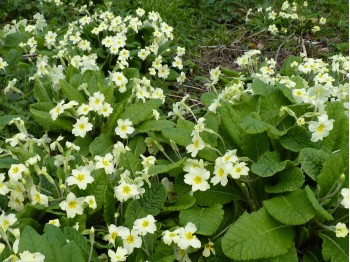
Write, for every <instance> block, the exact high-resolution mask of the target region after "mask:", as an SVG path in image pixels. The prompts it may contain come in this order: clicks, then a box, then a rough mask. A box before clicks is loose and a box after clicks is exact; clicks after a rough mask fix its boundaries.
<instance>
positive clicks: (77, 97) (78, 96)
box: [60, 79, 86, 104]
mask: <svg viewBox="0 0 350 262" xmlns="http://www.w3.org/2000/svg"><path fill="white" fill-rule="evenodd" d="M60 87H61V89H62V92H63V93H64V94H65V95H66V96H67V97H68V99H69V100H70V101H77V102H78V103H79V104H82V103H85V102H86V99H85V96H84V95H83V94H82V93H81V92H80V91H78V90H77V89H76V88H74V87H73V86H72V85H70V84H69V83H68V82H67V81H66V80H64V79H61V80H60Z"/></svg>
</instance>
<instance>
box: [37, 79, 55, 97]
mask: <svg viewBox="0 0 350 262" xmlns="http://www.w3.org/2000/svg"><path fill="white" fill-rule="evenodd" d="M33 95H34V97H35V99H36V100H37V101H38V102H51V97H52V94H51V92H50V90H48V88H45V87H44V85H43V83H42V82H41V81H40V80H39V79H36V80H35V84H34V90H33Z"/></svg>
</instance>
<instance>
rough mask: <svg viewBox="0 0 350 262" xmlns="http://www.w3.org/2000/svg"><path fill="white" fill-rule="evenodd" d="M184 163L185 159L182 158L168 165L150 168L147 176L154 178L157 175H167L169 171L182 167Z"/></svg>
mask: <svg viewBox="0 0 350 262" xmlns="http://www.w3.org/2000/svg"><path fill="white" fill-rule="evenodd" d="M185 161H186V158H185V157H184V158H182V159H181V160H179V161H177V162H174V163H171V164H168V165H154V166H151V167H150V168H149V169H148V174H149V175H150V176H155V175H158V174H164V173H168V172H169V171H170V170H173V169H175V168H178V167H180V166H182V164H183V163H184V162H185Z"/></svg>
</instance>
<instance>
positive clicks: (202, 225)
mask: <svg viewBox="0 0 350 262" xmlns="http://www.w3.org/2000/svg"><path fill="white" fill-rule="evenodd" d="M223 217H224V210H223V209H222V205H220V204H214V205H212V206H210V207H207V208H204V207H198V206H194V207H191V208H189V209H185V210H181V211H180V215H179V219H180V224H182V225H186V224H187V223H188V222H192V223H193V224H195V225H196V227H197V231H196V234H200V235H205V236H210V235H212V234H214V233H215V232H216V230H217V229H218V227H219V226H220V224H221V221H222V219H223Z"/></svg>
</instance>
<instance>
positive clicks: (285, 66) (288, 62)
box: [280, 56, 303, 76]
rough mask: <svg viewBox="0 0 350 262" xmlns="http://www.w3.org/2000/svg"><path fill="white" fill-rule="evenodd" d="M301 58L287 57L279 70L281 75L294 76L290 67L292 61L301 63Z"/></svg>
mask: <svg viewBox="0 0 350 262" xmlns="http://www.w3.org/2000/svg"><path fill="white" fill-rule="evenodd" d="M302 60H303V59H302V57H300V56H288V57H287V58H286V59H285V60H284V61H283V64H282V66H281V69H280V73H281V75H285V76H293V75H295V68H293V67H291V63H293V62H294V61H296V62H298V64H299V63H301V61H302Z"/></svg>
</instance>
